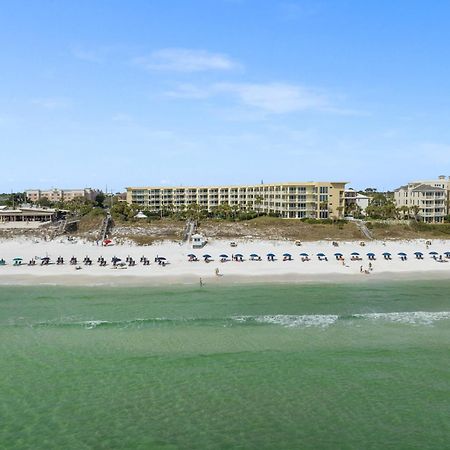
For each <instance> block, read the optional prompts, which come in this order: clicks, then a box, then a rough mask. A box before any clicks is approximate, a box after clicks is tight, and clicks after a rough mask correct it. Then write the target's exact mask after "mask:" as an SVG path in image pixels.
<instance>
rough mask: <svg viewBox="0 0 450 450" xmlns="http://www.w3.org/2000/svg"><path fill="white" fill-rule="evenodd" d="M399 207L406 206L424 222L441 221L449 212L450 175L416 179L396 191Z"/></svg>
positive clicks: (395, 196) (396, 201)
mask: <svg viewBox="0 0 450 450" xmlns="http://www.w3.org/2000/svg"><path fill="white" fill-rule="evenodd" d="M394 199H395V203H396V206H397V208H401V207H403V206H406V207H407V208H409V209H410V211H411V213H414V214H415V215H417V216H418V217H419V218H421V220H423V221H424V222H429V223H441V222H443V221H444V218H445V216H447V215H448V213H449V201H450V177H449V178H446V177H445V176H443V175H441V176H440V177H439V179H437V180H431V181H429V180H428V181H414V182H411V183H408V184H407V185H405V186H400V187H399V188H398V189H396V190H395V191H394Z"/></svg>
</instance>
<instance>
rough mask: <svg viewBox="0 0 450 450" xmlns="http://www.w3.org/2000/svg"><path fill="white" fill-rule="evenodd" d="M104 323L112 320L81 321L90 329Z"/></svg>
mask: <svg viewBox="0 0 450 450" xmlns="http://www.w3.org/2000/svg"><path fill="white" fill-rule="evenodd" d="M104 323H110V322H109V321H108V320H86V321H85V322H81V324H82V325H85V326H86V328H87V329H88V330H92V329H93V328H96V327H98V326H99V325H103V324H104Z"/></svg>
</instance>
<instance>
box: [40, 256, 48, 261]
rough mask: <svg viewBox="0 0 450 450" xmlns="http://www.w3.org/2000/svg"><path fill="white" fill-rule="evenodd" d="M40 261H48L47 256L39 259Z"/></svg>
mask: <svg viewBox="0 0 450 450" xmlns="http://www.w3.org/2000/svg"><path fill="white" fill-rule="evenodd" d="M41 260H42V261H50V258H49V257H48V256H44V257H43V258H41Z"/></svg>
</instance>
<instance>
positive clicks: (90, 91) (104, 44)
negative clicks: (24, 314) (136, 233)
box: [0, 0, 450, 192]
mask: <svg viewBox="0 0 450 450" xmlns="http://www.w3.org/2000/svg"><path fill="white" fill-rule="evenodd" d="M0 6H1V7H0V45H1V47H0V48H1V52H0V173H1V177H0V192H10V191H23V190H25V189H31V188H42V189H44V188H51V187H61V188H79V187H95V188H101V189H106V187H107V189H108V191H109V190H112V191H114V192H117V191H123V190H124V188H125V187H126V186H149V185H173V186H183V185H184V186H187V185H218V184H250V183H260V182H261V181H263V182H266V183H269V182H283V181H313V180H314V181H325V180H332V181H348V182H349V183H350V186H352V187H354V188H356V189H364V188H366V187H376V188H377V189H379V190H387V189H393V188H396V187H398V186H400V185H402V184H404V183H406V182H408V181H413V180H421V179H434V178H436V177H437V176H438V175H447V176H448V175H450V126H449V124H450V45H449V42H450V27H449V26H448V22H449V17H450V2H448V1H443V0H433V2H426V1H424V0H422V1H417V0H396V1H392V0H365V1H360V0H348V1H347V0H328V1H326V0H323V1H322V0H298V1H294V0H292V1H289V0H286V1H283V0H280V1H276V0H273V1H271V0H165V1H160V0H142V1H140V0H127V1H122V0H77V1H69V0H53V1H51V0H39V1H38V0H0Z"/></svg>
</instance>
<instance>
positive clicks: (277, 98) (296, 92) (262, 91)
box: [216, 83, 330, 114]
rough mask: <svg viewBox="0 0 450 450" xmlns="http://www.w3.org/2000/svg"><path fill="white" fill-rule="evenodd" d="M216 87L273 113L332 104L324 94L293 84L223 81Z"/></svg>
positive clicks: (310, 108) (315, 108) (246, 103)
mask: <svg viewBox="0 0 450 450" xmlns="http://www.w3.org/2000/svg"><path fill="white" fill-rule="evenodd" d="M216 89H217V90H218V91H222V92H229V93H231V94H234V95H236V96H237V97H238V98H239V100H240V101H241V102H242V103H243V104H244V105H246V106H250V107H254V108H258V109H261V110H263V111H266V112H267V113H271V114H283V113H290V112H294V111H304V110H320V109H324V108H327V107H329V106H330V105H329V102H328V100H327V98H326V97H325V96H324V95H323V94H320V93H318V92H315V91H313V90H311V89H309V88H305V87H303V86H298V85H293V84H285V83H268V84H241V83H222V84H218V85H216Z"/></svg>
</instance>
